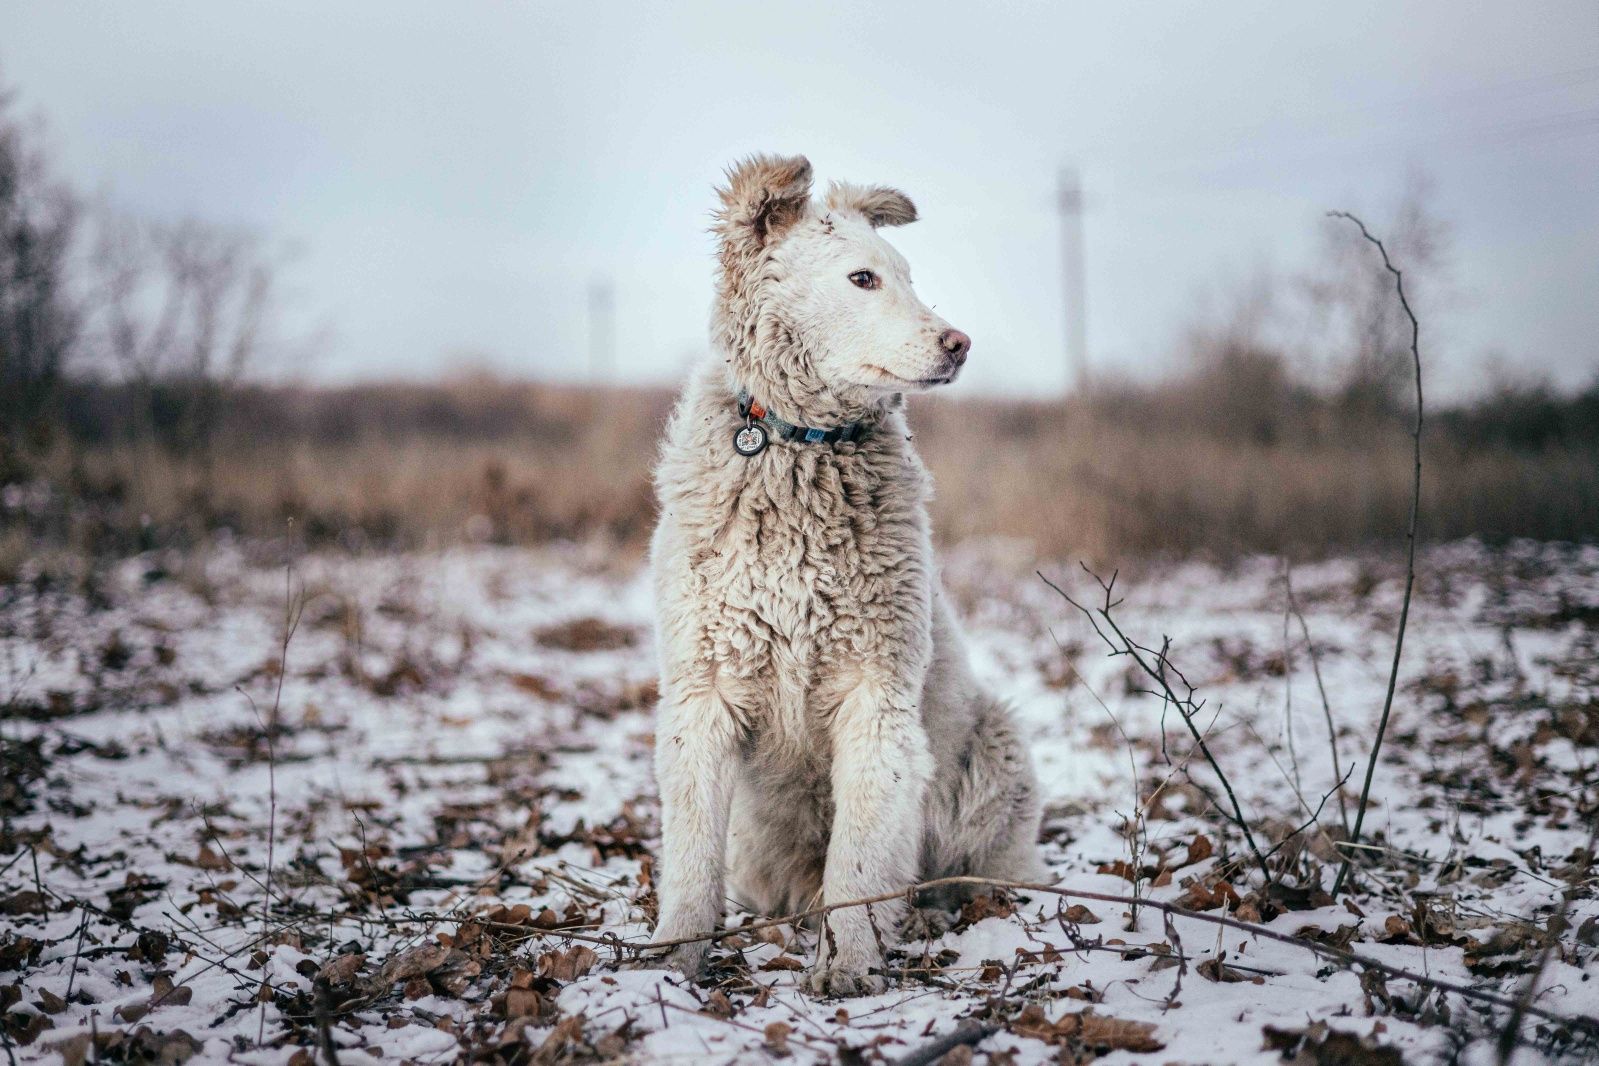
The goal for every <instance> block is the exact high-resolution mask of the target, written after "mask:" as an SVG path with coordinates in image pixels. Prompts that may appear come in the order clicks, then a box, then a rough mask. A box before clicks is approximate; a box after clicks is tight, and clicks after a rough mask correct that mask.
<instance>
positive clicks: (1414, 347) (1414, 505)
mask: <svg viewBox="0 0 1599 1066" xmlns="http://www.w3.org/2000/svg"><path fill="white" fill-rule="evenodd" d="M1327 215H1328V217H1329V218H1343V219H1348V220H1349V221H1350V222H1353V223H1354V224H1355V225H1356V226H1357V227H1359V228H1360V235H1361V236H1362V237H1364V238H1365V239H1366V240H1368V241H1370V242H1371V243H1372V244H1374V245H1376V246H1377V251H1378V253H1379V254H1380V255H1381V256H1382V265H1383V268H1384V269H1385V270H1387V271H1388V273H1390V274H1392V275H1393V276H1394V291H1395V292H1396V293H1398V294H1399V306H1400V307H1402V308H1403V309H1404V312H1405V317H1406V318H1408V319H1410V357H1411V359H1412V360H1413V361H1414V363H1415V366H1416V425H1415V428H1414V429H1412V430H1411V432H1410V439H1411V442H1412V445H1413V448H1414V456H1415V467H1414V473H1413V474H1412V476H1411V483H1410V528H1409V530H1407V531H1406V533H1405V598H1404V602H1403V603H1402V604H1401V605H1400V608H1399V632H1398V634H1397V635H1395V637H1394V661H1393V666H1392V667H1391V668H1390V669H1389V671H1388V694H1387V695H1386V696H1385V697H1384V698H1383V701H1382V717H1381V718H1380V719H1379V720H1378V722H1377V739H1376V740H1375V741H1374V742H1373V743H1372V746H1371V758H1370V759H1368V760H1367V762H1366V780H1365V781H1364V782H1363V783H1362V784H1361V786H1360V803H1359V805H1358V806H1357V807H1356V808H1355V828H1354V831H1353V832H1352V833H1350V835H1349V845H1350V847H1351V848H1352V847H1353V846H1354V845H1356V844H1359V843H1360V830H1361V827H1362V826H1363V825H1364V824H1365V821H1366V802H1367V800H1368V799H1369V798H1370V796H1371V779H1372V776H1373V775H1374V774H1375V773H1376V772H1377V757H1378V755H1379V754H1380V753H1381V752H1382V741H1383V736H1384V735H1385V734H1386V733H1387V732H1388V715H1389V714H1390V712H1392V711H1393V707H1394V687H1395V686H1396V685H1397V684H1398V682H1399V657H1400V655H1401V654H1402V653H1403V652H1404V648H1405V625H1406V624H1407V623H1408V622H1409V621H1410V593H1411V590H1412V589H1413V588H1414V587H1415V584H1416V514H1417V512H1418V511H1420V510H1421V426H1422V411H1423V408H1422V402H1421V323H1419V322H1417V321H1416V313H1415V312H1414V311H1412V310H1411V309H1410V301H1409V300H1408V299H1406V298H1405V275H1404V272H1403V271H1401V270H1400V269H1399V268H1398V267H1396V266H1394V264H1393V260H1391V259H1389V258H1388V249H1387V248H1385V247H1384V246H1383V243H1382V241H1380V240H1378V239H1377V238H1376V237H1374V236H1372V234H1371V231H1370V230H1368V229H1367V228H1366V224H1365V223H1364V222H1362V221H1360V219H1358V218H1356V217H1355V216H1354V215H1352V214H1350V213H1349V212H1347V211H1329V212H1327ZM1353 855H1354V853H1353V851H1352V850H1345V851H1344V861H1343V863H1342V865H1340V866H1339V867H1338V876H1337V877H1336V878H1335V879H1334V880H1333V887H1332V891H1333V895H1335V896H1336V895H1337V894H1338V893H1339V892H1340V891H1341V890H1342V889H1343V887H1344V880H1345V879H1346V878H1347V877H1348V876H1349V864H1350V861H1351V860H1352V858H1353Z"/></svg>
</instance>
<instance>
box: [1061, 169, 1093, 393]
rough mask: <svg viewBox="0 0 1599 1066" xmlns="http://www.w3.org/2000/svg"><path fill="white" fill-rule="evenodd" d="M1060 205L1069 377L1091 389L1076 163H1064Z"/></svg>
mask: <svg viewBox="0 0 1599 1066" xmlns="http://www.w3.org/2000/svg"><path fill="white" fill-rule="evenodd" d="M1056 206H1057V207H1058V209H1059V210H1060V241H1061V277H1062V280H1063V282H1064V285H1065V288H1064V295H1065V308H1066V381H1067V387H1068V388H1070V389H1075V390H1076V391H1077V392H1079V393H1081V392H1085V391H1087V389H1088V288H1087V284H1086V282H1085V280H1084V273H1083V183H1082V179H1081V177H1080V176H1079V175H1078V173H1077V168H1075V167H1062V168H1061V170H1060V179H1059V186H1058V189H1057V199H1056Z"/></svg>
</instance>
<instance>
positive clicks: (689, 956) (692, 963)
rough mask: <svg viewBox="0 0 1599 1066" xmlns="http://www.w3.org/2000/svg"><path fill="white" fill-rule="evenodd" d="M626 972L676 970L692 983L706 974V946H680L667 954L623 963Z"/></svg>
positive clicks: (653, 955)
mask: <svg viewBox="0 0 1599 1066" xmlns="http://www.w3.org/2000/svg"><path fill="white" fill-rule="evenodd" d="M621 969H624V970H676V971H677V972H678V973H680V974H682V975H683V976H684V977H687V978H688V979H689V980H690V981H693V980H696V979H698V978H699V976H700V974H702V973H704V972H705V945H704V944H679V945H678V946H677V947H675V948H673V949H672V950H671V951H668V952H666V953H665V954H661V953H655V954H650V955H641V956H639V957H638V958H636V959H629V960H628V961H626V962H624V963H622V965H621Z"/></svg>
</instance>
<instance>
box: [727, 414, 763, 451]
mask: <svg viewBox="0 0 1599 1066" xmlns="http://www.w3.org/2000/svg"><path fill="white" fill-rule="evenodd" d="M766 441H767V437H766V427H765V426H762V425H760V424H759V423H756V422H751V423H750V424H749V425H747V426H745V427H744V428H743V429H741V430H739V431H738V432H737V433H735V434H733V450H734V451H735V452H738V454H740V455H759V454H761V453H762V452H764V451H765V450H766Z"/></svg>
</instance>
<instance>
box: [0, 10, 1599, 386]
mask: <svg viewBox="0 0 1599 1066" xmlns="http://www.w3.org/2000/svg"><path fill="white" fill-rule="evenodd" d="M0 71H3V77H4V78H5V79H6V80H7V81H9V82H10V83H11V84H12V85H13V86H14V87H15V88H17V89H18V90H20V93H21V104H22V106H23V108H24V109H25V110H27V111H31V112H35V113H37V114H39V115H41V116H43V118H44V119H45V120H46V122H47V126H48V130H49V135H50V141H51V143H52V145H53V147H54V149H55V152H56V155H57V157H58V162H59V165H60V168H61V170H62V171H63V172H64V173H65V175H66V176H68V177H70V178H72V179H73V180H74V181H76V182H78V183H79V184H81V185H82V186H84V187H85V188H92V189H99V190H104V191H105V192H106V193H108V194H109V195H110V196H112V197H114V198H115V199H116V200H117V201H118V202H120V203H122V204H124V205H126V206H128V207H131V208H134V209H136V210H140V211H146V212H151V213H156V214H161V215H184V214H197V215H201V216H204V217H208V218H213V219H217V220H223V221H240V222H245V223H249V224H251V225H253V226H256V227H259V228H260V229H262V230H263V231H265V232H268V233H270V234H272V235H273V236H274V237H275V238H277V239H279V240H282V241H285V242H292V243H293V244H295V245H297V246H299V247H300V248H301V253H300V255H299V258H298V259H297V260H296V262H295V263H294V266H293V268H292V270H291V271H290V273H289V278H290V280H291V281H292V282H293V284H294V287H295V289H296V291H297V296H296V302H295V305H294V314H295V315H296V316H297V317H296V320H295V321H296V322H297V323H299V324H301V325H306V324H310V323H327V324H329V325H330V326H331V332H330V333H329V334H328V336H327V339H326V341H325V343H323V344H322V345H321V346H320V347H319V349H318V354H317V355H316V356H315V358H314V359H311V360H310V361H308V362H307V363H305V364H303V365H302V366H301V367H300V370H301V372H302V373H307V374H311V375H315V376H319V377H322V378H325V379H345V378H351V377H371V376H392V375H406V376H415V375H428V374H434V373H438V372H441V371H444V370H447V369H449V368H451V367H457V366H463V365H466V364H472V363H476V364H487V365H490V366H493V367H495V368H498V369H501V370H504V371H508V372H513V373H518V374H528V375H543V376H561V377H575V376H580V375H582V374H583V373H584V372H585V370H586V362H587V351H588V347H587V341H586V324H585V318H586V305H587V300H586V292H587V289H588V286H589V284H590V281H591V279H593V278H595V277H610V278H613V279H614V282H615V286H616V292H617V323H616V329H617V340H618V345H617V347H618V355H617V363H618V366H617V372H618V374H620V375H622V376H625V377H627V378H629V379H643V378H650V379H661V378H671V377H675V376H677V375H678V374H679V373H680V371H681V369H682V366H683V364H684V361H685V360H686V359H687V358H689V357H691V356H692V355H693V354H694V353H695V352H698V351H703V350H704V346H705V340H704V337H705V322H706V318H707V310H708V306H709V302H710V292H711V281H710V275H711V265H712V260H711V244H710V240H709V237H708V236H707V234H706V232H705V227H706V223H707V212H708V211H709V209H710V206H711V203H712V194H711V186H712V184H713V183H714V182H715V181H716V180H717V178H718V177H719V175H720V173H721V170H722V168H723V167H724V166H725V165H726V163H727V162H728V161H729V160H731V159H733V158H734V157H736V156H739V155H740V154H743V153H746V152H749V151H753V150H775V151H782V152H803V153H805V154H807V155H809V156H810V158H811V161H812V162H813V163H814V165H815V167H816V170H817V174H818V177H819V178H821V179H823V180H825V179H827V178H829V177H842V178H848V179H853V180H859V181H876V182H884V183H890V184H894V185H898V186H899V187H901V188H903V189H905V190H906V191H907V192H909V193H910V194H911V196H912V197H913V198H914V199H915V201H916V202H917V204H918V205H919V206H920V208H921V211H922V221H921V222H918V223H917V224H915V225H913V226H911V227H908V228H906V229H903V230H898V231H894V232H893V233H892V234H891V238H890V239H891V240H893V241H894V242H895V243H896V244H898V245H899V247H900V248H901V250H903V251H904V252H905V253H906V255H907V256H908V257H909V259H910V261H911V263H912V266H913V269H914V272H915V275H916V279H917V287H918V289H919V291H920V293H921V295H922V296H923V298H924V299H925V300H927V302H929V303H932V304H935V305H936V306H937V307H938V310H939V312H940V314H942V315H944V316H945V317H947V318H948V319H949V320H950V321H951V322H953V323H955V324H956V325H958V326H960V327H961V328H962V329H965V330H966V331H967V332H969V333H970V334H971V335H972V336H973V338H974V340H975V347H974V350H973V355H972V362H971V363H970V364H969V373H968V376H967V378H965V379H964V384H963V386H962V387H963V388H965V389H969V390H972V391H978V390H981V391H994V390H1009V391H1029V390H1031V391H1039V392H1052V391H1056V390H1058V389H1059V388H1060V387H1061V386H1062V384H1063V382H1064V381H1065V377H1066V374H1065V366H1064V363H1065V360H1064V356H1063V334H1064V329H1063V310H1062V306H1061V297H1060V291H1061V282H1060V265H1059V264H1060V252H1059V229H1058V224H1057V219H1056V216H1055V210H1054V183H1055V173H1056V170H1057V168H1058V167H1059V166H1060V165H1061V164H1062V163H1067V162H1070V163H1073V164H1075V165H1077V166H1078V167H1080V168H1081V171H1082V173H1083V176H1084V182H1085V185H1086V188H1087V196H1088V208H1087V214H1086V216H1085V225H1086V246H1087V284H1088V294H1089V309H1090V313H1089V328H1088V338H1089V347H1090V354H1091V358H1092V360H1093V362H1094V363H1095V365H1096V366H1100V367H1115V368H1122V369H1126V370H1129V371H1131V372H1135V373H1140V372H1147V371H1148V370H1150V369H1151V368H1154V367H1158V366H1160V365H1162V364H1163V363H1164V362H1165V361H1168V360H1169V359H1170V358H1171V353H1172V352H1173V350H1174V349H1175V347H1176V343H1177V341H1178V339H1179V338H1180V336H1181V334H1182V327H1183V325H1184V323H1185V322H1186V321H1188V320H1189V319H1191V317H1192V315H1193V313H1194V310H1195V308H1196V306H1198V304H1199V303H1200V301H1201V300H1202V299H1203V298H1204V295H1205V293H1206V292H1207V291H1213V290H1215V289H1216V288H1218V287H1221V288H1225V287H1226V286H1227V285H1228V284H1229V279H1235V278H1242V277H1247V276H1249V275H1250V274H1252V273H1253V272H1255V271H1257V270H1261V269H1269V268H1276V269H1280V270H1283V271H1288V270H1292V269H1294V268H1296V267H1297V266H1299V265H1300V264H1302V263H1303V262H1304V261H1305V260H1306V257H1307V256H1309V255H1310V253H1311V251H1312V250H1313V249H1314V247H1315V243H1316V239H1317V225H1318V219H1319V218H1320V216H1321V214H1322V212H1323V211H1324V210H1326V209H1328V208H1331V207H1345V208H1350V209H1354V210H1358V211H1363V212H1368V213H1369V214H1370V215H1371V216H1372V220H1373V221H1374V224H1376V223H1380V222H1381V221H1382V220H1383V219H1384V217H1385V214H1386V212H1388V211H1389V210H1391V208H1392V206H1393V204H1394V202H1395V199H1396V198H1397V196H1398V192H1399V190H1400V189H1401V187H1402V186H1403V185H1404V182H1405V180H1406V177H1407V174H1409V173H1410V172H1411V171H1412V170H1413V168H1415V167H1417V166H1421V167H1423V168H1424V169H1425V170H1426V171H1427V172H1428V173H1430V175H1431V176H1432V177H1433V178H1434V179H1435V181H1436V186H1437V195H1436V198H1435V201H1434V206H1435V207H1436V209H1437V210H1438V211H1439V212H1440V213H1441V214H1442V215H1443V216H1444V217H1445V218H1446V219H1447V220H1448V221H1449V222H1450V223H1451V225H1452V227H1453V234H1454V254H1455V263H1454V267H1455V269H1454V280H1455V283H1456V287H1457V289H1458V298H1457V299H1456V300H1455V301H1454V302H1453V304H1452V305H1451V307H1450V308H1449V309H1448V311H1447V319H1446V320H1443V321H1437V322H1429V326H1436V330H1435V335H1436V336H1435V338H1434V337H1431V336H1430V337H1429V338H1428V339H1429V340H1435V347H1434V348H1433V349H1431V350H1429V352H1428V353H1427V354H1428V355H1429V356H1430V358H1431V361H1432V367H1431V374H1432V376H1433V379H1434V381H1435V382H1437V383H1438V384H1439V385H1441V386H1442V387H1443V388H1444V390H1445V392H1458V391H1461V390H1464V389H1467V388H1469V387H1470V386H1471V385H1472V384H1473V383H1475V382H1478V381H1480V380H1482V375H1483V368H1484V366H1485V365H1486V361H1487V360H1488V358H1489V357H1490V356H1497V357H1498V358H1500V359H1501V360H1502V361H1503V362H1505V363H1508V364H1511V365H1514V366H1517V367H1524V368H1528V369H1529V370H1530V371H1533V372H1540V373H1547V374H1548V375H1549V376H1550V377H1552V378H1553V379H1554V380H1555V381H1556V382H1558V383H1561V384H1565V385H1576V384H1580V383H1584V382H1587V381H1589V380H1591V379H1592V378H1593V376H1594V375H1595V373H1596V369H1599V4H1595V3H1594V2H1593V0H1582V2H1569V3H1536V2H1529V3H1520V4H1505V3H1463V2H1461V0H1440V2H1428V3H1392V2H1388V3H1381V2H1379V3H1352V2H1349V0H1340V2H1335V3H1299V2H1296V3H1293V4H1283V3H1255V4H1236V3H1231V4H1218V3H1203V4H1201V3H1194V4H1175V3H1163V4H1154V3H1140V4H1106V3H1094V4H1086V3H1071V4H1068V3H1004V2H999V3H995V2H988V3H983V4H969V5H968V4H955V3H948V2H944V0H922V2H917V3H905V4H880V3H868V2H864V0H861V2H856V3H848V4H832V3H816V2H812V3H804V4H796V5H789V4H784V3H771V2H767V3H759V4H755V3H705V2H679V3H628V4H623V3H609V4H597V3H564V4H550V3H513V2H498V3H467V2H464V0H463V2H450V3H441V2H439V0H431V2H426V3H411V2H395V0H386V2H384V3H382V4H378V3H365V4H347V3H331V2H328V0H316V2H307V3H286V2H281V0H280V2H275V3H272V4H246V3H242V2H239V3H234V2H221V0H205V2H198V0H197V2H193V3H157V2H151V0H141V2H138V3H105V2H103V0H93V2H74V0H34V2H21V0H0ZM1442 314H1443V312H1440V316H1442Z"/></svg>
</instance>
